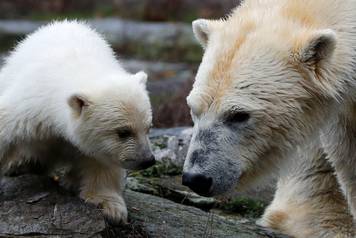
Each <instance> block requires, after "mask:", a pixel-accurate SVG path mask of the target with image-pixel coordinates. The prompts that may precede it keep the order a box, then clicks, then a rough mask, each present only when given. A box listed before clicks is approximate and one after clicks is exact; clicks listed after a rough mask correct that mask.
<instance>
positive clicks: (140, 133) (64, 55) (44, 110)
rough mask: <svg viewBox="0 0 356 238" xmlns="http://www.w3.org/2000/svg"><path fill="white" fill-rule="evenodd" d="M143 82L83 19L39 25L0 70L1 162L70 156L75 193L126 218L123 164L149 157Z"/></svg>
mask: <svg viewBox="0 0 356 238" xmlns="http://www.w3.org/2000/svg"><path fill="white" fill-rule="evenodd" d="M146 80H147V75H146V74H145V73H144V72H139V73H137V74H134V75H132V74H130V73H128V72H126V71H125V70H124V69H123V68H122V67H121V65H120V64H119V62H118V60H116V58H115V55H114V52H113V50H112V49H111V48H110V47H109V45H108V44H107V43H106V41H105V40H104V39H103V38H102V37H101V36H100V35H99V34H98V33H97V32H95V31H94V30H93V29H91V28H90V27H89V26H87V25H86V24H84V23H81V22H76V21H63V22H54V23H52V24H49V25H47V26H44V27H42V28H40V29H39V30H37V31H36V32H34V33H33V34H30V35H29V36H28V37H26V38H25V39H24V40H23V41H22V42H21V43H20V44H19V45H18V46H17V47H16V48H15V49H14V51H13V52H12V53H11V54H10V55H9V57H8V58H7V59H6V61H5V64H4V66H3V68H2V70H1V71H0V166H1V167H2V168H3V170H4V168H6V167H8V166H10V165H12V164H14V163H21V162H24V161H29V160H37V161H40V162H43V163H47V164H55V163H57V162H58V161H66V162H69V163H70V164H71V165H72V166H71V167H72V170H71V171H70V173H69V174H71V175H72V177H74V178H76V180H78V181H79V183H80V184H79V188H80V196H81V198H83V199H84V200H85V201H88V202H91V203H94V204H97V205H100V206H101V207H102V208H103V212H104V214H105V215H107V216H108V217H109V218H112V219H114V220H115V221H125V220H126V218H127V210H126V205H125V202H124V200H123V198H122V190H123V179H124V170H123V169H141V168H146V167H149V166H151V165H152V164H154V161H155V160H154V156H153V155H152V151H151V148H150V143H149V139H148V136H147V134H148V131H149V128H150V126H151V121H152V112H151V105H150V101H149V98H148V94H147V91H146V86H145V85H146Z"/></svg>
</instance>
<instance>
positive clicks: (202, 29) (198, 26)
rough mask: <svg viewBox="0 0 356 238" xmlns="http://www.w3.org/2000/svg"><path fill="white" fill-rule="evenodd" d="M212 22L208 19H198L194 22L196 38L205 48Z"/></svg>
mask: <svg viewBox="0 0 356 238" xmlns="http://www.w3.org/2000/svg"><path fill="white" fill-rule="evenodd" d="M211 22H212V21H211V20H206V19H197V20H195V21H193V22H192V27H193V32H194V35H195V38H196V39H197V40H198V41H199V43H200V44H201V45H202V46H203V48H205V47H206V45H207V44H208V40H209V35H210V32H211Z"/></svg>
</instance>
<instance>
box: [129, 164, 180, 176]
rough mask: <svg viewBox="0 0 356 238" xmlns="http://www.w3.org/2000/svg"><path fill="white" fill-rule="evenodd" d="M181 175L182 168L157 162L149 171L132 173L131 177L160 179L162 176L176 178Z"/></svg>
mask: <svg viewBox="0 0 356 238" xmlns="http://www.w3.org/2000/svg"><path fill="white" fill-rule="evenodd" d="M179 174H182V168H180V167H178V166H175V165H171V164H167V163H162V162H157V163H156V165H154V166H152V167H150V168H148V169H145V170H141V171H135V172H131V173H130V176H132V177H156V178H159V177H161V176H167V175H168V176H174V175H179Z"/></svg>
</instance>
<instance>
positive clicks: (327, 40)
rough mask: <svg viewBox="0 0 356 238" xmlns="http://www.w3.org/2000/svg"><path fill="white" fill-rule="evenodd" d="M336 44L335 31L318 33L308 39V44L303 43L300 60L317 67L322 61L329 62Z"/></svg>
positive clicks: (328, 30)
mask: <svg viewBox="0 0 356 238" xmlns="http://www.w3.org/2000/svg"><path fill="white" fill-rule="evenodd" d="M336 42H337V40H336V33H335V32H334V31H333V30H330V29H325V30H319V31H316V32H314V33H312V34H311V36H309V37H308V38H307V40H306V42H302V47H301V49H300V52H299V60H300V61H301V63H305V64H307V65H315V64H318V63H319V62H320V61H322V60H327V59H329V58H330V57H331V56H332V55H333V53H334V50H335V47H336Z"/></svg>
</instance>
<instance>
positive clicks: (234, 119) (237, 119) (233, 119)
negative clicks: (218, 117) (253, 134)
mask: <svg viewBox="0 0 356 238" xmlns="http://www.w3.org/2000/svg"><path fill="white" fill-rule="evenodd" d="M249 118H250V114H249V113H247V112H244V111H235V112H231V113H229V114H228V115H227V117H226V118H225V122H226V123H230V124H232V123H243V122H246V121H248V119H249Z"/></svg>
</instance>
